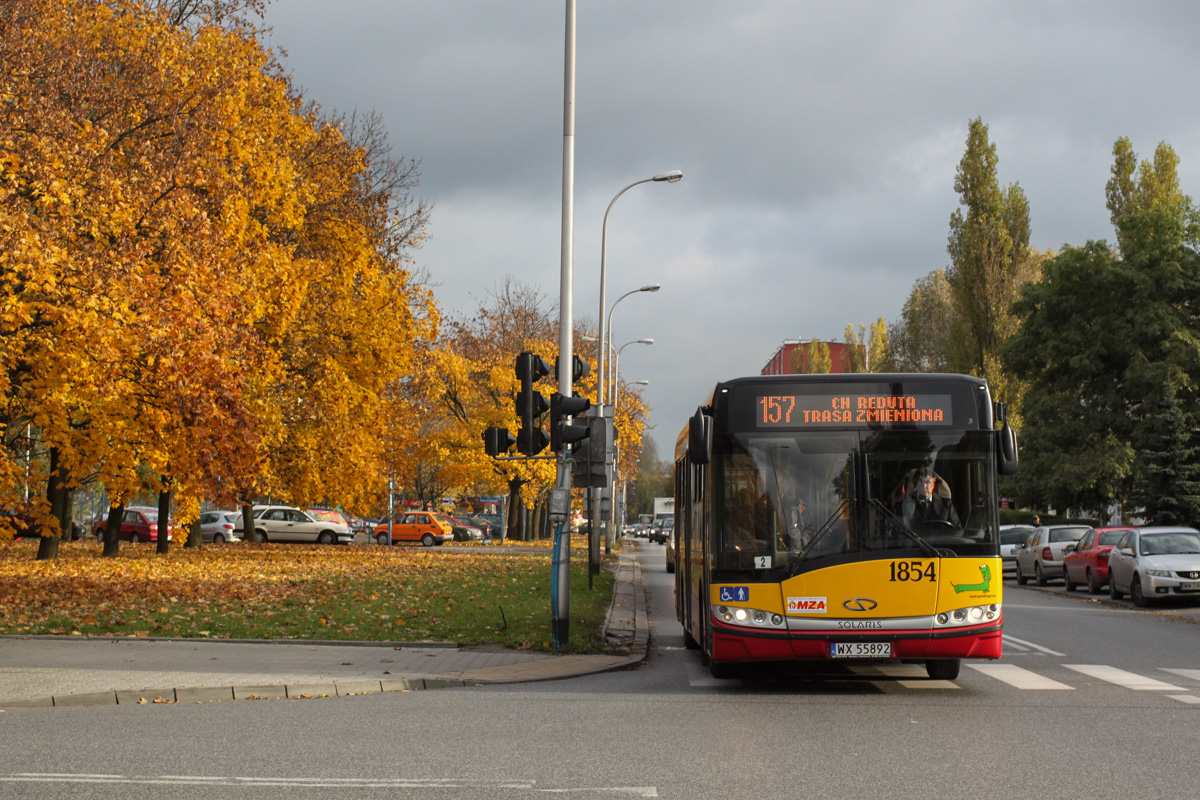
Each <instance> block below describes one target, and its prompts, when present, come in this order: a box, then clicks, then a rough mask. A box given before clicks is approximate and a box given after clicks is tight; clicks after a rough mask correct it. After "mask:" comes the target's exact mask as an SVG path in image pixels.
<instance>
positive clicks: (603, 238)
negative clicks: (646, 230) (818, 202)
mask: <svg viewBox="0 0 1200 800" xmlns="http://www.w3.org/2000/svg"><path fill="white" fill-rule="evenodd" d="M682 178H683V171H682V170H678V169H673V170H671V171H670V172H662V173H659V174H658V175H655V176H654V177H653V178H643V179H642V180H640V181H634V182H633V183H631V184H629V185H628V186H626V187H625V188H624V189H622V190H621V191H619V192H617V193H616V195H614V196H613V199H612V200H611V201H609V203H608V208H607V209H605V210H604V225H603V227H602V228H601V232H600V320H599V323H598V324H599V325H600V331H599V339H600V346H599V347H598V348H597V349H598V350H599V357H598V359H597V363H596V406H597V410H598V412H599V413H601V414H603V413H604V389H605V387H604V384H605V382H606V381H605V375H606V374H607V373H605V371H604V367H605V363H604V362H605V358H606V356H607V355H608V353H607V352H606V350H607V348H608V346H609V337H608V330H607V328H606V325H605V323H606V322H607V319H608V318H607V316H606V315H605V313H604V312H605V306H606V305H607V304H608V296H607V294H606V290H607V281H608V260H607V259H608V215H609V214H610V213H611V212H612V209H613V206H614V205H615V204H616V202H617V200H618V199H620V197H621V195H623V194H625V192H627V191H629V190H630V189H632V188H633V187H634V186H637V185H638V184H642V183H652V182H653V183H678V182H679V181H680V180H681V179H682ZM658 289H659V286H658V284H650V285H649V286H643V287H642V288H641V289H638V290H637V291H639V292H657V291H658ZM621 299H624V298H623V297H622V298H621ZM617 302H620V299H619V300H618V301H617ZM613 306H614V307H615V306H616V303H613ZM611 489H612V487H609V490H610V491H611ZM600 497H601V492H600V491H597V490H592V491H591V498H592V513H591V520H590V524H589V526H588V570H589V573H590V574H598V573H599V571H600Z"/></svg>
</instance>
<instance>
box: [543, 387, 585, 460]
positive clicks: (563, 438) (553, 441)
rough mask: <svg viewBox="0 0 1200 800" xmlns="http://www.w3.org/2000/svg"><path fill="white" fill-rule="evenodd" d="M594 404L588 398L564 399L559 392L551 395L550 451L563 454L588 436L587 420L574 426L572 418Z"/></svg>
mask: <svg viewBox="0 0 1200 800" xmlns="http://www.w3.org/2000/svg"><path fill="white" fill-rule="evenodd" d="M591 407H592V404H591V403H590V402H589V401H588V399H587V398H586V397H563V396H562V395H561V394H559V393H558V392H555V393H554V394H552V395H550V450H551V451H552V452H555V453H561V452H562V451H563V450H570V449H571V445H573V444H575V443H576V442H578V441H579V440H581V439H583V438H586V437H587V435H588V426H587V420H584V421H583V422H582V423H581V424H578V425H573V424H571V422H570V418H571V417H573V416H575V415H576V414H578V413H580V412H583V411H587V410H588V409H589V408H591Z"/></svg>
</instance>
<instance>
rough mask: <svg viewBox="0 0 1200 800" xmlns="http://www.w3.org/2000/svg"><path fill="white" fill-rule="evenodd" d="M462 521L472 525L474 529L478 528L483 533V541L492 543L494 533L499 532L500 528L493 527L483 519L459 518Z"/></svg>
mask: <svg viewBox="0 0 1200 800" xmlns="http://www.w3.org/2000/svg"><path fill="white" fill-rule="evenodd" d="M459 519H460V520H462V521H463V522H465V523H467V524H468V525H470V526H471V527H472V528H478V529H479V530H480V531H482V532H483V541H485V542H490V541H491V540H492V532H493V531H497V535H498V526H496V525H493V524H492V523H491V522H489V521H487V520H486V519H484V518H483V517H459Z"/></svg>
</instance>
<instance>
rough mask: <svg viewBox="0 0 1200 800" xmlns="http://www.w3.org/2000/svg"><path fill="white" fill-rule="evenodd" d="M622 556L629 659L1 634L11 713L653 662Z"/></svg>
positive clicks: (536, 675) (3, 689) (353, 689)
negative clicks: (22, 709) (648, 656)
mask: <svg viewBox="0 0 1200 800" xmlns="http://www.w3.org/2000/svg"><path fill="white" fill-rule="evenodd" d="M633 549H634V552H632V553H624V552H623V553H619V554H618V559H619V561H618V564H617V568H616V582H615V585H614V590H613V602H612V605H611V606H610V607H609V611H608V617H607V619H606V620H605V630H604V633H605V641H606V642H607V643H608V646H609V647H611V648H618V649H620V650H621V651H622V652H623V653H624V652H625V651H627V652H628V655H625V654H621V655H555V654H550V653H529V652H521V651H513V650H504V649H502V648H460V647H458V646H457V645H453V644H441V643H433V642H430V643H422V642H411V643H404V642H390V643H381V642H364V643H348V642H312V641H296V640H286V641H283V640H280V641H269V642H265V641H263V642H260V641H253V642H251V641H229V640H214V639H130V638H81V637H77V636H57V637H50V636H46V637H16V636H7V637H0V709H3V708H16V707H30V706H79V705H116V704H130V703H137V704H141V703H155V702H158V703H163V702H166V703H173V702H178V703H185V702H187V703H190V702H212V701H218V700H248V699H268V698H300V697H303V698H310V697H336V696H344V695H353V694H370V693H374V692H404V691H413V690H418V689H434V688H440V687H445V686H473V685H481V684H488V683H523V682H528V681H544V680H555V679H558V678H571V677H576V676H579V675H588V674H591V673H596V672H606V671H609V670H616V669H625V668H629V667H633V666H636V665H638V664H640V663H641V662H642V661H643V660H644V659H645V657H646V649H647V645H648V640H649V629H650V628H649V622H648V620H647V617H646V592H645V587H644V585H643V581H642V572H641V567H640V565H639V564H638V561H637V558H636V555H637V552H636V545H634V548H633Z"/></svg>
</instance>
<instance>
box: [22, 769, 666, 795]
mask: <svg viewBox="0 0 1200 800" xmlns="http://www.w3.org/2000/svg"><path fill="white" fill-rule="evenodd" d="M3 783H84V784H96V783H101V784H141V785H169V786H171V785H173V786H197V785H200V786H239V787H243V788H245V787H249V786H290V787H315V788H327V789H361V788H368V789H432V790H437V791H442V790H445V789H475V790H483V791H489V790H490V791H496V790H498V789H511V790H517V791H528V792H535V793H537V794H567V793H572V792H609V793H612V794H618V795H632V796H634V797H658V788H657V787H654V786H587V787H569V788H564V789H543V788H539V787H538V786H537V782H536V781H527V780H493V781H488V780H483V781H476V780H461V779H457V778H254V777H214V776H208V775H95V774H85V773H79V774H72V773H47V772H16V773H10V774H7V775H4V774H0V784H3Z"/></svg>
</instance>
